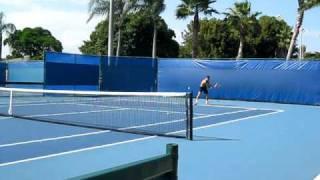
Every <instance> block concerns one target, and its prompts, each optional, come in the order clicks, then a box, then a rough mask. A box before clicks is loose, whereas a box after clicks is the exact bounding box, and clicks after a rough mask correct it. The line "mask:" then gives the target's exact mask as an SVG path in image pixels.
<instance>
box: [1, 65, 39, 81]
mask: <svg viewBox="0 0 320 180" xmlns="http://www.w3.org/2000/svg"><path fill="white" fill-rule="evenodd" d="M7 68H8V77H7V82H23V83H24V82H32V83H43V77H44V75H43V72H44V68H43V62H42V61H40V62H37V61H33V62H30V61H27V62H26V61H21V62H8V65H7Z"/></svg>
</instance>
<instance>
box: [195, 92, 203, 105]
mask: <svg viewBox="0 0 320 180" xmlns="http://www.w3.org/2000/svg"><path fill="white" fill-rule="evenodd" d="M201 94H202V93H201V90H199V92H198V95H197V97H196V104H197V103H198V99H199V97H200V96H201Z"/></svg>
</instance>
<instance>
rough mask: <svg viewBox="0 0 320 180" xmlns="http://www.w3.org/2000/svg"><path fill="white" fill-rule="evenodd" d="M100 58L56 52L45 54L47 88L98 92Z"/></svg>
mask: <svg viewBox="0 0 320 180" xmlns="http://www.w3.org/2000/svg"><path fill="white" fill-rule="evenodd" d="M99 59H100V58H99V57H98V56H89V55H76V54H66V53H56V52H46V53H45V88H46V89H67V90H97V89H98V85H99V83H98V82H99V81H98V79H99Z"/></svg>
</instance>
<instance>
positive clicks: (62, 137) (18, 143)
mask: <svg viewBox="0 0 320 180" xmlns="http://www.w3.org/2000/svg"><path fill="white" fill-rule="evenodd" d="M246 111H249V110H243V111H237V112H236V111H235V112H228V113H221V114H212V115H207V116H200V117H195V118H193V119H203V118H208V117H214V116H222V115H228V114H235V113H240V112H246ZM181 121H185V119H178V120H174V121H170V122H169V121H166V122H161V123H154V124H145V125H141V126H130V127H126V128H120V129H119V130H130V129H135V128H142V127H151V126H157V125H163V124H171V123H175V122H181ZM105 132H111V131H109V130H107V131H98V132H93V133H84V134H76V135H71V136H60V137H55V138H46V139H38V140H32V141H23V142H17V143H11V144H3V145H0V148H3V147H9V146H16V145H25V144H31V143H39V142H41V143H42V142H47V141H55V140H62V139H69V138H74V137H82V136H86V135H94V134H100V133H105Z"/></svg>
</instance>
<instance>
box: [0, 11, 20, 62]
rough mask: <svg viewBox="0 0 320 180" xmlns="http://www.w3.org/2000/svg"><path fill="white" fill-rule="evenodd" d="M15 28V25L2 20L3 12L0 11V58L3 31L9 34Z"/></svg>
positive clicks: (0, 55) (0, 56)
mask: <svg viewBox="0 0 320 180" xmlns="http://www.w3.org/2000/svg"><path fill="white" fill-rule="evenodd" d="M15 30H16V27H15V26H14V25H13V24H11V23H5V22H4V14H3V12H0V60H1V58H2V39H3V36H2V35H3V33H4V32H6V33H7V34H11V33H13V32H14V31H15Z"/></svg>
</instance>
